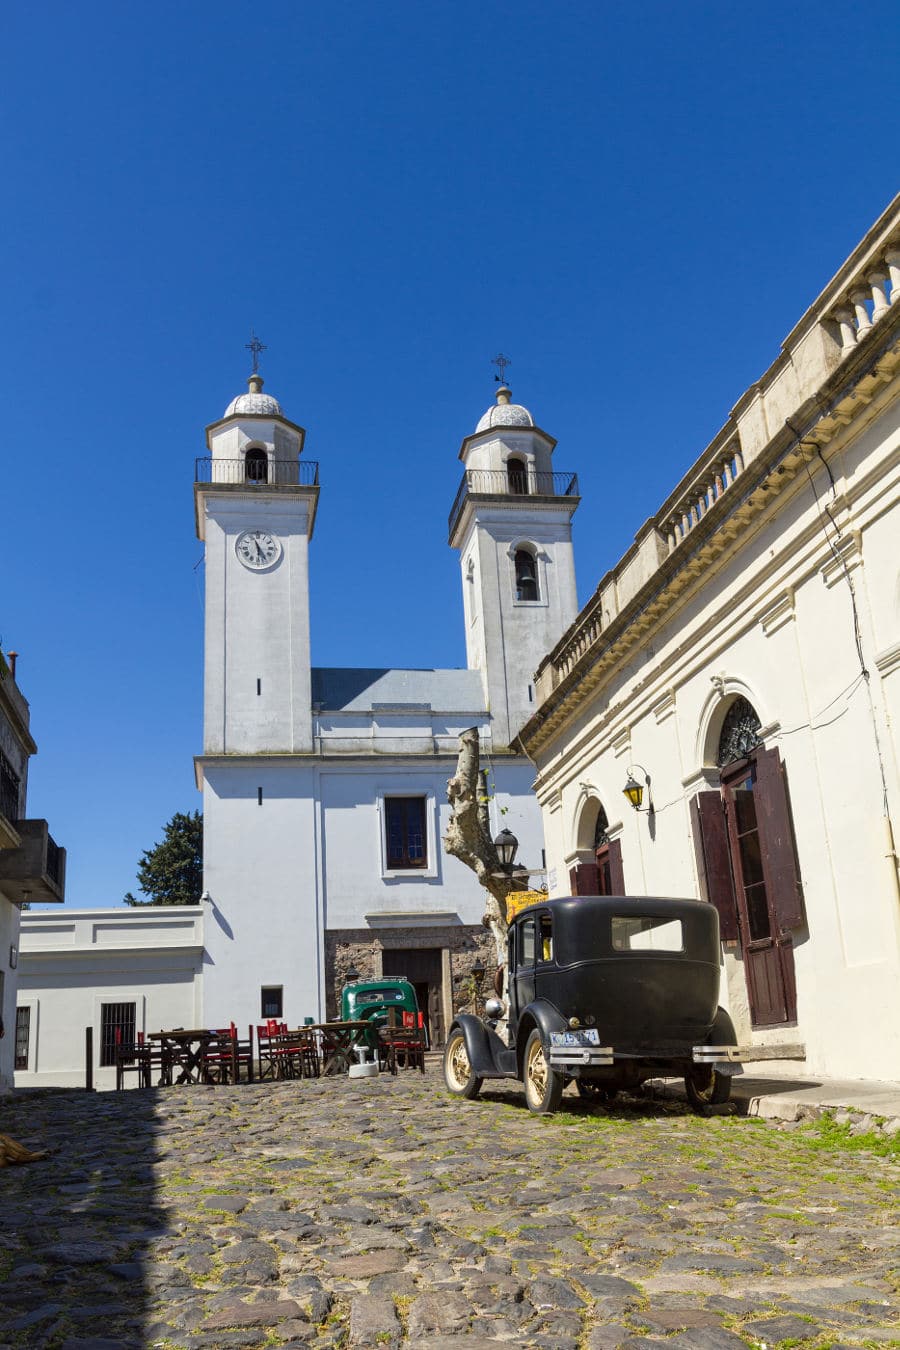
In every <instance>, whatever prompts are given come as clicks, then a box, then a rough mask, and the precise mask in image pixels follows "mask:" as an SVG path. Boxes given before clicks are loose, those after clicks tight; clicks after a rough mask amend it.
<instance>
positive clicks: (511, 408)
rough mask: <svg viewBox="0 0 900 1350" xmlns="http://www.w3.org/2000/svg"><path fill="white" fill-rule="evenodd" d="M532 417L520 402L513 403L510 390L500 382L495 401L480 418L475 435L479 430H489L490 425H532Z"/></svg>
mask: <svg viewBox="0 0 900 1350" xmlns="http://www.w3.org/2000/svg"><path fill="white" fill-rule="evenodd" d="M533 426H534V418H533V417H532V415H531V413H530V412H529V411H528V409H527V408H523V407H522V404H521V403H513V401H512V390H511V389H509V387H508V386H507V385H505V384H502V385H501V386H500V388H499V389H498V390H497V402H496V403H495V404H494V405H493V406H492V407H490V408H488V410H487V412H486V413H485V414H484V416H483V417H482V418H481V419H480V421H479V423H478V426H477V427H476V428H475V435H476V436H477V435H478V433H479V432H481V431H490V429H491V428H492V427H533Z"/></svg>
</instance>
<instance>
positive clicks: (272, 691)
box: [194, 373, 319, 755]
mask: <svg viewBox="0 0 900 1350" xmlns="http://www.w3.org/2000/svg"><path fill="white" fill-rule="evenodd" d="M248 383H249V386H250V388H249V392H248V393H246V394H241V395H240V396H239V397H238V398H236V399H233V400H232V402H231V403H230V404H229V405H228V408H227V409H226V410H225V416H224V417H222V418H221V419H220V420H219V421H218V422H213V423H212V425H211V426H209V427H207V431H206V438H207V445H208V447H209V451H210V454H209V457H208V458H206V459H201V460H198V461H197V475H196V477H197V481H196V484H195V487H194V501H195V508H196V523H197V534H198V537H199V538H200V539H202V540H203V541H204V542H205V544H206V661H205V674H204V693H203V748H204V752H205V753H206V754H219V755H223V754H224V755H234V754H250V755H256V754H260V753H282V754H283V753H289V754H290V753H297V752H302V751H309V750H311V749H312V724H311V687H310V666H309V663H310V649H309V572H308V547H309V541H310V539H311V538H312V532H313V525H314V522H315V516H316V505H317V502H318V496H319V487H318V472H317V469H318V466H317V465H316V464H312V463H310V462H309V461H308V460H306V461H305V460H301V458H300V456H301V453H302V450H303V440H304V436H305V434H306V433H305V432H304V430H303V428H302V427H299V426H297V425H296V424H295V423H293V422H289V421H288V419H287V418H286V417H285V416H284V415H283V413H282V411H281V405H280V404H279V402H278V400H277V399H275V398H272V396H271V395H270V394H264V393H263V392H262V388H263V381H262V377H261V376H260V375H259V374H257V373H254V374H253V375H251V376H250V380H249V382H248Z"/></svg>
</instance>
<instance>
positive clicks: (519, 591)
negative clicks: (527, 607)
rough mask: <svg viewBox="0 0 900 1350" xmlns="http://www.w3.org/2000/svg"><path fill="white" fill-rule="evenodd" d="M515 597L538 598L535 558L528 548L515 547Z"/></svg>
mask: <svg viewBox="0 0 900 1350" xmlns="http://www.w3.org/2000/svg"><path fill="white" fill-rule="evenodd" d="M515 563H516V599H517V600H538V599H539V598H540V597H539V595H538V580H537V558H535V556H534V554H533V553H532V552H531V550H530V549H527V548H517V549H516V558H515Z"/></svg>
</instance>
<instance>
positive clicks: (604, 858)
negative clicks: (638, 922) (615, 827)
mask: <svg viewBox="0 0 900 1350" xmlns="http://www.w3.org/2000/svg"><path fill="white" fill-rule="evenodd" d="M608 829H609V820H608V818H607V815H606V811H605V809H604V807H603V803H602V802H599V801H597V799H596V798H590V799H588V801H587V802H586V804H585V805H584V808H583V811H582V814H581V817H580V820H579V823H578V853H577V855H576V857H577V859H578V861H576V862H575V864H574V866H572V867H570V869H569V886H570V888H571V893H572V895H624V894H625V874H624V872H623V870H622V845H621V842H620V841H619V840H618V839H610V837H609V834H608V833H607V831H608Z"/></svg>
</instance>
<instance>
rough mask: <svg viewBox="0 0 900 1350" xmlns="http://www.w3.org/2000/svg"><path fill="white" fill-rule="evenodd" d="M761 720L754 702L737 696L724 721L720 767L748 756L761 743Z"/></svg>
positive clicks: (720, 735) (718, 756)
mask: <svg viewBox="0 0 900 1350" xmlns="http://www.w3.org/2000/svg"><path fill="white" fill-rule="evenodd" d="M759 728H760V720H759V717H758V715H757V712H756V709H755V708H754V706H753V704H752V703H748V701H747V699H745V698H736V699H735V700H734V702H733V703H732V705H731V707H730V708H729V709H728V712H727V713H726V714H725V721H724V722H723V723H722V730H721V732H720V733H719V749H718V752H717V754H716V764H717V765H718V767H719V768H720V769H724V768H725V767H726V766H727V765H729V764H733V763H734V762H735V760H737V759H746V758H747V756H748V755H749V754H750V753H751V752H752V751H753V750H755V749H756V747H757V746H758V745H759V744H760V740H759Z"/></svg>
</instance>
